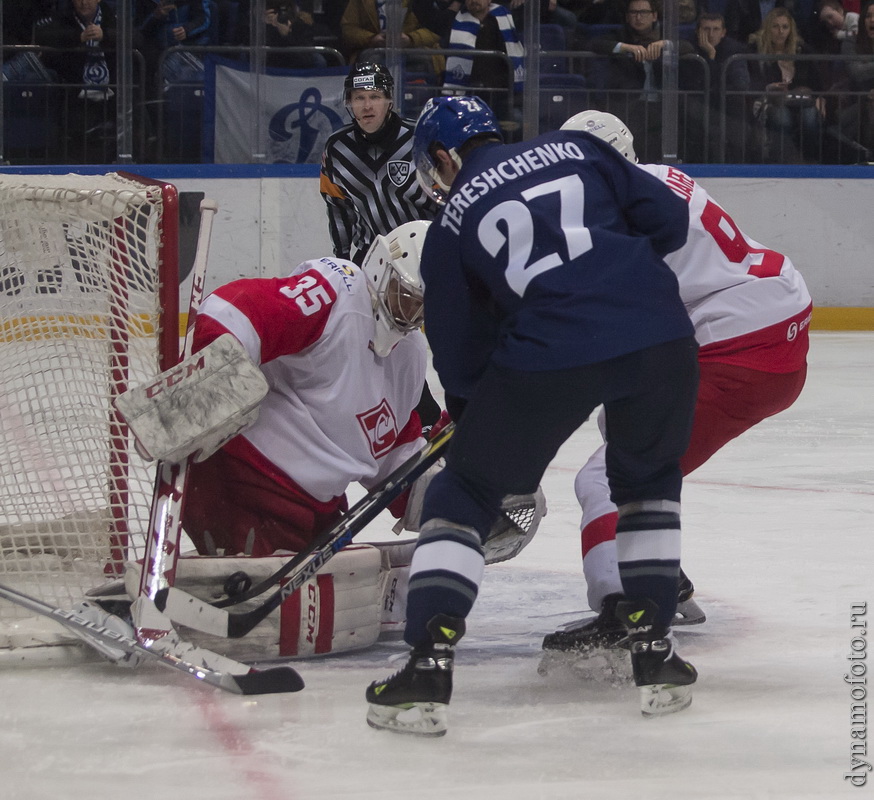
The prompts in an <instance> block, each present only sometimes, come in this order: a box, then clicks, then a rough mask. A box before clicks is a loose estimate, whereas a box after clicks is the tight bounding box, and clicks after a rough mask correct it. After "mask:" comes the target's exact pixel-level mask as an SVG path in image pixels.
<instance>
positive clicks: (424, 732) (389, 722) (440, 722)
mask: <svg viewBox="0 0 874 800" xmlns="http://www.w3.org/2000/svg"><path fill="white" fill-rule="evenodd" d="M447 708H448V706H447V705H446V704H445V703H405V704H404V705H402V706H378V705H374V704H371V705H370V707H369V708H368V710H367V724H368V725H370V727H371V728H376V729H377V730H381V731H391V732H392V733H404V734H407V735H410V736H443V735H445V733H446V730H447V727H448V716H447V713H446V709H447Z"/></svg>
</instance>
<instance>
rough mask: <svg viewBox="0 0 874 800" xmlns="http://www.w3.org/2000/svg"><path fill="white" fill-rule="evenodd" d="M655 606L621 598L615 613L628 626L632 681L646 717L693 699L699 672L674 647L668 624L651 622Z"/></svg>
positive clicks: (681, 706) (678, 708)
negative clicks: (693, 686) (659, 624)
mask: <svg viewBox="0 0 874 800" xmlns="http://www.w3.org/2000/svg"><path fill="white" fill-rule="evenodd" d="M657 611H658V607H657V606H656V605H655V603H653V602H652V601H651V600H645V601H644V602H643V603H639V602H631V601H630V600H621V601H620V602H619V603H617V605H616V616H617V618H618V619H619V620H621V621H622V622H623V624H624V625H625V626H626V627H627V628H628V641H629V648H630V650H631V667H632V670H633V672H634V683H635V684H636V685H637V687H638V688H639V689H640V711H641V713H642V714H643V715H644V716H645V717H657V716H662V715H664V714H672V713H674V712H676V711H682V710H683V709H684V708H688V706H689V704H690V703H691V702H692V684H693V683H695V681H696V680H697V678H698V672H697V671H696V670H695V667H693V666H692V665H691V664H690V663H689V662H688V661H685V660H683V659H682V658H681V657H680V655H679V654H678V653H677V652H676V650H674V642H673V638H672V637H671V631H670V628H665V627H661V626H657V625H654V624H653V623H652V620H653V618H654V617H655V614H656V612H657Z"/></svg>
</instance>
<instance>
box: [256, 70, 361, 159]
mask: <svg viewBox="0 0 874 800" xmlns="http://www.w3.org/2000/svg"><path fill="white" fill-rule="evenodd" d="M343 124H344V123H343V118H342V117H341V116H340V115H339V114H338V113H337V112H336V111H335V110H334V109H333V108H331V106H330V105H327V104H325V103H324V102H323V100H322V93H321V92H320V91H319V90H318V89H317V88H315V87H311V88H308V89H305V90H304V92H303V94H301V96H300V99H299V100H298V101H297V102H296V103H289V104H288V105H287V106H283V107H282V108H280V109H279V111H277V112H276V113H275V114H274V115H273V117H272V118H271V120H270V126H269V128H268V135H269V136H270V141H269V142H268V145H267V148H268V150H267V155H268V157H269V160H270V162H271V163H273V164H315V163H318V162H320V161H321V160H322V151H323V150H324V149H325V141H326V140H327V138H328V136H330V135H331V133H333V132H334V131H335V130H336V129H337V128H340V127H342V126H343Z"/></svg>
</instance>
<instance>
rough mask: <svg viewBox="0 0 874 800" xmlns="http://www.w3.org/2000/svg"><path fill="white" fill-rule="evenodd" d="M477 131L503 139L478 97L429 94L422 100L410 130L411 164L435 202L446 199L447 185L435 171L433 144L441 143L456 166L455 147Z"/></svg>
mask: <svg viewBox="0 0 874 800" xmlns="http://www.w3.org/2000/svg"><path fill="white" fill-rule="evenodd" d="M481 133H490V134H493V135H495V136H497V137H498V138H500V139H501V140H503V136H502V135H501V129H500V127H499V126H498V120H497V119H496V118H495V114H494V112H493V111H492V110H491V109H490V108H489V107H488V106H487V105H486V104H485V103H484V102H483V101H482V100H480V98H479V97H432V98H431V99H430V100H429V101H428V102H427V103H425V107H424V108H423V109H422V113H421V114H420V115H419V119H418V121H417V122H416V130H415V131H414V133H413V164H414V165H415V167H416V177H417V178H418V180H419V183H420V184H421V186H422V188H423V189H424V190H425V191H426V192H427V193H428V194H429V195H431V196H432V197H434V199H435V200H437V202H441V203H442V202H444V201H445V200H446V196H447V195H448V193H449V186H447V185H446V184H445V183H443V181H441V180H440V176H439V175H438V173H437V164H436V162H435V161H434V155H433V145H435V144H439V145H441V146H442V147H443V148H444V149H445V150H446V151H447V152H448V153H449V155H450V156H452V158H453V159H455V161H456V162H457V163H458V164H459V166H460V165H461V159H460V158H459V156H458V148H459V147H461V146H462V145H463V144H464V143H465V142H466V141H467V140H468V139H471V138H473V137H474V136H477V135H479V134H481Z"/></svg>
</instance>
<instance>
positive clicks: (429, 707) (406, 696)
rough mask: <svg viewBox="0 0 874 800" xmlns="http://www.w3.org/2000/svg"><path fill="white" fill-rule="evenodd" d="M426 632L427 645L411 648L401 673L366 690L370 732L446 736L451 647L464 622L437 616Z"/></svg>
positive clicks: (462, 630)
mask: <svg viewBox="0 0 874 800" xmlns="http://www.w3.org/2000/svg"><path fill="white" fill-rule="evenodd" d="M428 632H429V633H430V634H431V641H429V642H426V643H424V644H421V645H418V646H417V647H414V648H413V649H412V651H411V652H410V658H409V661H407V664H406V666H405V667H404V668H403V669H401V670H400V671H399V672H396V673H395V674H394V675H392V676H391V677H390V678H387V679H386V680H384V681H374V682H373V683H371V684H370V686H368V687H367V693H366V695H365V696H366V698H367V702H368V703H370V708H369V709H368V712H367V724H368V725H370V727H371V728H377V729H379V730H387V731H393V732H395V733H407V734H412V735H415V736H443V735H444V734H445V733H446V729H447V714H446V709H447V706H448V705H449V699H450V698H451V697H452V668H453V660H454V658H455V644H456V643H457V642H458V640H459V639H461V637H462V636H463V635H464V620H463V619H457V618H455V617H449V616H446V615H445V614H438V615H437V616H435V617H434V618H433V619H432V620H431V621H430V622H429V623H428Z"/></svg>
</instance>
